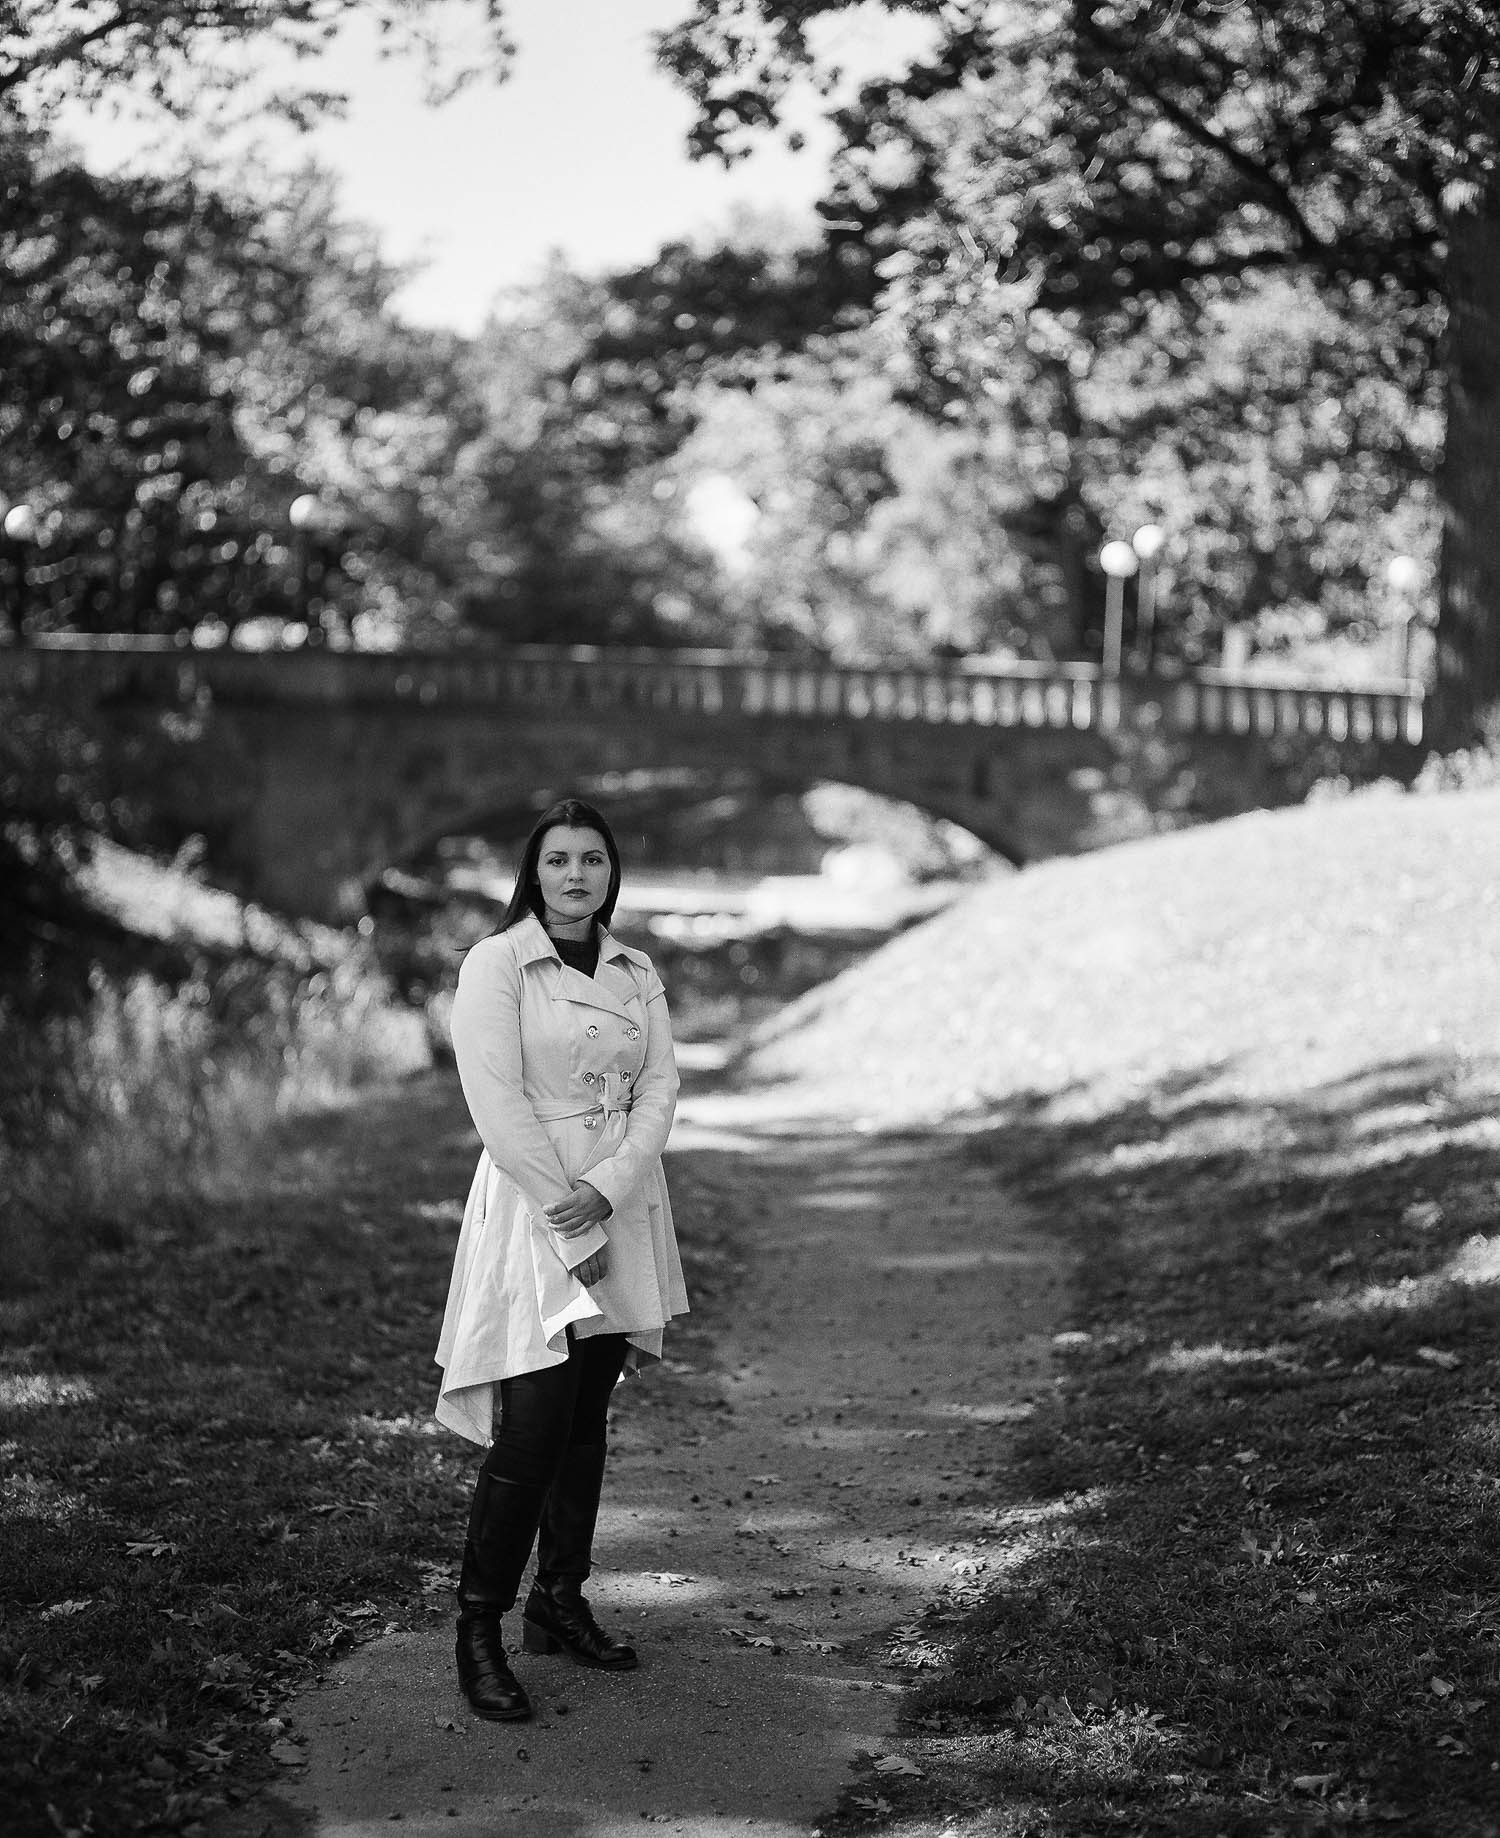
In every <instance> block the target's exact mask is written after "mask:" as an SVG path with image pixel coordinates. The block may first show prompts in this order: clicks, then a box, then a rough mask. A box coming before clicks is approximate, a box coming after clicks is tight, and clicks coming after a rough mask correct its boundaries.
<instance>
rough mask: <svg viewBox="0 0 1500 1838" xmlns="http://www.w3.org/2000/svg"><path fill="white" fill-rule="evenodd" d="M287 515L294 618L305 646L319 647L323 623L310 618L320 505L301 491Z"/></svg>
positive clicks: (321, 517)
mask: <svg viewBox="0 0 1500 1838" xmlns="http://www.w3.org/2000/svg"><path fill="white" fill-rule="evenodd" d="M286 516H287V522H288V523H290V524H291V526H292V531H293V543H294V550H295V554H296V559H297V601H296V605H297V617H298V618H299V619H300V620H301V621H302V624H303V627H304V629H305V630H306V633H307V643H308V644H310V645H318V644H321V643H322V642H323V624H322V619H321V617H320V618H319V619H318V620H317V621H316V622H315V621H314V620H313V617H312V560H313V547H314V543H315V541H316V538H317V533H318V527H319V525H320V524H321V523H322V521H323V506H322V503H321V501H320V500H319V499H318V498H317V496H316V495H315V494H314V493H312V492H310V491H304V492H302V493H300V494H299V495H298V496H297V497H295V498H293V499H292V502H291V504H290V505H289V506H288V508H287V513H286ZM320 613H321V609H320Z"/></svg>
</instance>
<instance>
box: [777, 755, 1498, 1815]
mask: <svg viewBox="0 0 1500 1838" xmlns="http://www.w3.org/2000/svg"><path fill="white" fill-rule="evenodd" d="M1497 889H1500V793H1497V792H1496V791H1494V790H1486V791H1470V792H1464V793H1453V794H1445V795H1439V796H1430V797H1416V796H1402V795H1399V794H1396V793H1385V794H1365V795H1360V796H1356V797H1353V798H1349V799H1346V800H1341V801H1336V802H1328V803H1323V804H1315V805H1311V806H1307V807H1303V808H1301V809H1297V810H1292V811H1286V812H1280V813H1276V814H1263V815H1254V816H1249V817H1244V818H1240V819H1237V820H1235V821H1232V822H1227V823H1224V824H1221V825H1218V826H1215V827H1213V828H1208V829H1202V830H1196V831H1191V832H1187V833H1181V834H1177V835H1173V836H1167V837H1162V838H1160V839H1154V840H1151V841H1147V842H1141V843H1134V844H1130V845H1128V846H1125V847H1122V848H1119V849H1117V850H1113V851H1109V852H1106V853H1102V854H1099V855H1093V856H1088V857H1084V858H1081V859H1078V860H1070V861H1061V862H1055V863H1051V864H1048V865H1046V866H1043V867H1039V868H1037V869H1035V870H1032V871H1029V872H1027V873H1025V874H1023V875H1019V876H1017V877H1015V879H1013V880H1011V881H1009V882H1006V883H1002V884H998V885H994V886H990V887H987V888H985V889H983V890H982V891H980V892H978V893H976V894H975V895H973V896H972V897H971V898H970V899H969V900H967V901H966V902H965V903H964V904H962V905H961V906H959V907H957V908H954V909H952V910H950V911H949V912H948V913H946V914H945V915H943V916H942V917H940V918H938V919H936V920H933V921H930V922H929V923H927V924H925V925H923V926H922V927H920V928H919V929H918V930H916V931H913V932H911V933H908V934H907V935H905V936H904V937H902V938H900V939H898V940H897V941H895V942H894V943H892V944H891V945H889V946H888V947H887V948H885V949H884V950H882V951H881V952H880V953H878V954H877V955H876V956H875V957H873V958H871V959H869V960H867V961H866V962H864V963H863V964H861V965H859V966H858V967H857V968H855V969H853V970H851V971H849V972H847V973H846V974H845V975H844V976H843V977H841V978H840V979H838V980H837V981H836V982H835V983H833V984H830V985H827V986H825V987H824V988H822V989H821V990H818V991H815V992H814V993H813V994H811V995H810V996H808V997H807V998H805V999H804V1000H803V1001H801V1002H800V1003H799V1004H797V1005H796V1006H795V1007H794V1008H793V1009H792V1010H790V1011H788V1012H787V1013H786V1014H785V1015H783V1016H782V1017H781V1018H780V1020H779V1021H778V1023H777V1024H776V1025H775V1026H774V1027H773V1028H771V1029H769V1030H767V1031H766V1032H765V1033H763V1034H762V1036H761V1037H760V1039H759V1041H758V1042H757V1044H756V1047H755V1050H754V1053H753V1055H752V1057H751V1060H750V1062H749V1071H750V1072H751V1074H752V1076H754V1077H757V1078H759V1079H761V1080H763V1081H765V1082H767V1083H768V1084H772V1085H777V1086H780V1087H782V1089H780V1090H777V1091H776V1092H775V1094H774V1096H775V1100H776V1104H777V1108H778V1110H779V1109H782V1108H784V1107H785V1106H786V1105H787V1104H788V1103H790V1104H792V1105H795V1106H796V1107H797V1108H799V1109H800V1110H802V1111H804V1112H807V1111H813V1110H824V1111H828V1112H830V1113H833V1114H836V1115H841V1116H844V1117H850V1118H861V1119H865V1120H866V1121H867V1123H868V1125H869V1126H872V1127H895V1128H897V1129H903V1128H904V1129H920V1128H921V1127H923V1125H924V1124H926V1125H931V1126H934V1127H937V1128H939V1129H944V1128H951V1129H953V1130H954V1131H955V1132H956V1133H957V1135H958V1136H959V1138H960V1140H961V1141H962V1142H963V1143H964V1145H965V1147H966V1152H967V1153H969V1154H971V1155H973V1156H974V1157H976V1158H978V1159H979V1160H980V1161H981V1162H982V1163H983V1164H984V1165H986V1166H987V1167H989V1168H990V1169H992V1170H993V1174H994V1178H995V1182H996V1197H997V1203H996V1209H995V1214H994V1219H993V1222H991V1224H990V1225H989V1228H988V1229H991V1230H994V1231H995V1232H997V1233H1003V1232H1004V1231H1005V1230H1006V1229H1007V1224H1008V1221H1009V1220H1010V1219H1012V1218H1014V1217H1015V1215H1016V1212H1017V1209H1018V1208H1022V1209H1027V1210H1029V1212H1030V1214H1031V1215H1032V1216H1033V1218H1035V1219H1036V1220H1038V1221H1039V1222H1041V1223H1042V1224H1044V1225H1045V1226H1046V1227H1048V1228H1049V1229H1050V1230H1051V1231H1052V1232H1053V1233H1055V1235H1056V1237H1057V1239H1058V1240H1059V1241H1060V1242H1061V1244H1062V1245H1063V1246H1064V1247H1065V1249H1066V1250H1067V1251H1070V1252H1071V1253H1072V1255H1073V1259H1074V1271H1075V1274H1074V1287H1073V1309H1074V1313H1073V1317H1072V1322H1071V1325H1070V1327H1069V1329H1068V1331H1066V1332H1065V1333H1063V1334H1062V1335H1060V1336H1059V1337H1058V1343H1057V1353H1056V1359H1057V1384H1056V1387H1055V1390H1054V1393H1053V1395H1052V1398H1051V1400H1050V1401H1048V1402H1044V1403H1042V1404H1040V1405H1038V1406H1037V1407H1036V1409H1035V1411H1034V1414H1033V1416H1032V1417H1031V1419H1030V1421H1029V1422H1028V1423H1026V1424H1025V1425H1024V1426H1023V1427H1022V1428H1021V1429H1020V1430H1019V1431H1018V1432H1017V1433H1016V1435H1015V1437H1014V1439H1013V1440H1012V1442H1011V1444H1010V1446H1009V1447H1008V1448H1005V1447H1001V1446H998V1444H997V1448H996V1451H995V1464H994V1475H993V1478H992V1485H993V1489H994V1497H993V1499H992V1500H991V1502H990V1505H989V1509H988V1514H987V1518H986V1523H987V1526H988V1532H987V1538H988V1542H989V1544H990V1546H991V1549H992V1553H993V1554H992V1556H991V1558H990V1559H989V1560H988V1569H987V1573H986V1575H985V1576H984V1577H982V1578H980V1579H979V1580H978V1581H977V1582H976V1583H972V1584H970V1583H963V1584H958V1585H955V1586H954V1587H953V1588H952V1589H950V1590H949V1592H948V1594H947V1596H946V1597H945V1598H942V1599H940V1600H939V1601H937V1602H935V1603H934V1604H933V1606H932V1608H931V1609H930V1610H929V1611H928V1614H927V1615H926V1616H925V1617H924V1619H923V1622H922V1624H921V1627H920V1629H919V1630H918V1631H919V1632H920V1634H921V1637H922V1638H921V1643H920V1644H921V1648H922V1651H923V1658H924V1665H923V1668H922V1669H921V1670H918V1671H914V1672H913V1673H912V1674H911V1686H912V1689H911V1691H910V1692H909V1694H908V1698H907V1700H906V1703H907V1711H906V1721H907V1736H908V1740H907V1742H906V1743H905V1744H904V1745H903V1747H904V1750H905V1752H906V1753H907V1754H909V1755H910V1756H911V1757H912V1758H913V1760H914V1765H915V1766H916V1767H917V1768H918V1769H919V1771H920V1773H919V1775H912V1776H909V1777H903V1778H901V1779H899V1780H893V1781H892V1782H891V1784H890V1785H889V1786H884V1785H883V1786H882V1788H881V1793H880V1796H879V1800H878V1803H877V1804H874V1805H873V1808H872V1803H871V1801H870V1798H869V1796H868V1795H867V1796H865V1798H864V1799H863V1800H862V1801H861V1800H851V1802H850V1803H849V1806H848V1807H847V1808H846V1812H845V1815H844V1818H843V1820H842V1821H841V1823H840V1827H839V1829H841V1830H855V1829H859V1828H862V1827H866V1826H869V1825H872V1824H873V1825H874V1826H877V1827H878V1828H879V1829H880V1830H881V1831H882V1832H883V1833H886V1834H889V1835H894V1834H897V1833H900V1834H902V1835H903V1838H930V1835H931V1834H934V1833H937V1832H939V1831H943V1832H951V1833H952V1834H954V1838H1023V1834H1024V1835H1025V1838H1095V1835H1096V1834H1099V1833H1104V1832H1109V1833H1114V1834H1131V1835H1132V1838H1135V1835H1139V1838H1146V1835H1147V1834H1151V1835H1152V1838H1210V1835H1212V1834H1235V1835H1236V1838H1241V1835H1242V1838H1251V1835H1252V1834H1254V1835H1256V1838H1259V1835H1260V1834H1270V1833H1276V1834H1304V1833H1307V1834H1310V1833H1315V1832H1316V1833H1342V1832H1349V1831H1353V1830H1355V1829H1369V1828H1371V1826H1372V1825H1373V1826H1375V1827H1378V1828H1379V1829H1384V1830H1388V1831H1399V1832H1403V1833H1410V1834H1420V1835H1422V1838H1496V1834H1497V1833H1500V1816H1497V1808H1500V1595H1497V1593H1496V1573H1495V1552H1496V1550H1497V1549H1500V1224H1497V1216H1500V1102H1497V1100H1500V927H1497V923H1496V922H1497V919H1500V891H1497ZM913 1224H914V1229H919V1222H913ZM985 1229H986V1223H985V1222H984V1221H978V1222H976V1230H977V1231H980V1232H983V1231H984V1230H985ZM955 1357H956V1358H958V1357H961V1355H960V1354H958V1353H956V1354H955ZM912 1650H913V1649H912V1648H911V1647H910V1646H909V1647H908V1648H907V1649H906V1651H907V1652H908V1653H910V1652H911V1651H912ZM896 1657H898V1658H899V1654H897V1655H896Z"/></svg>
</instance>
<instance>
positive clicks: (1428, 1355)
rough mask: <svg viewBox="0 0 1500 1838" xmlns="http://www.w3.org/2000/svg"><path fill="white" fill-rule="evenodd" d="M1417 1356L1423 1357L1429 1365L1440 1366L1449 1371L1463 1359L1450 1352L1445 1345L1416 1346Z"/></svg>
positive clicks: (1460, 1363)
mask: <svg viewBox="0 0 1500 1838" xmlns="http://www.w3.org/2000/svg"><path fill="white" fill-rule="evenodd" d="M1417 1358H1418V1359H1425V1360H1426V1361H1427V1363H1428V1365H1429V1366H1441V1367H1442V1368H1443V1370H1444V1372H1451V1371H1452V1370H1453V1368H1454V1367H1455V1366H1461V1365H1462V1364H1463V1361H1462V1360H1461V1359H1460V1358H1459V1356H1458V1355H1457V1354H1456V1353H1450V1352H1449V1351H1448V1349H1447V1348H1446V1347H1418V1348H1417Z"/></svg>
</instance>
